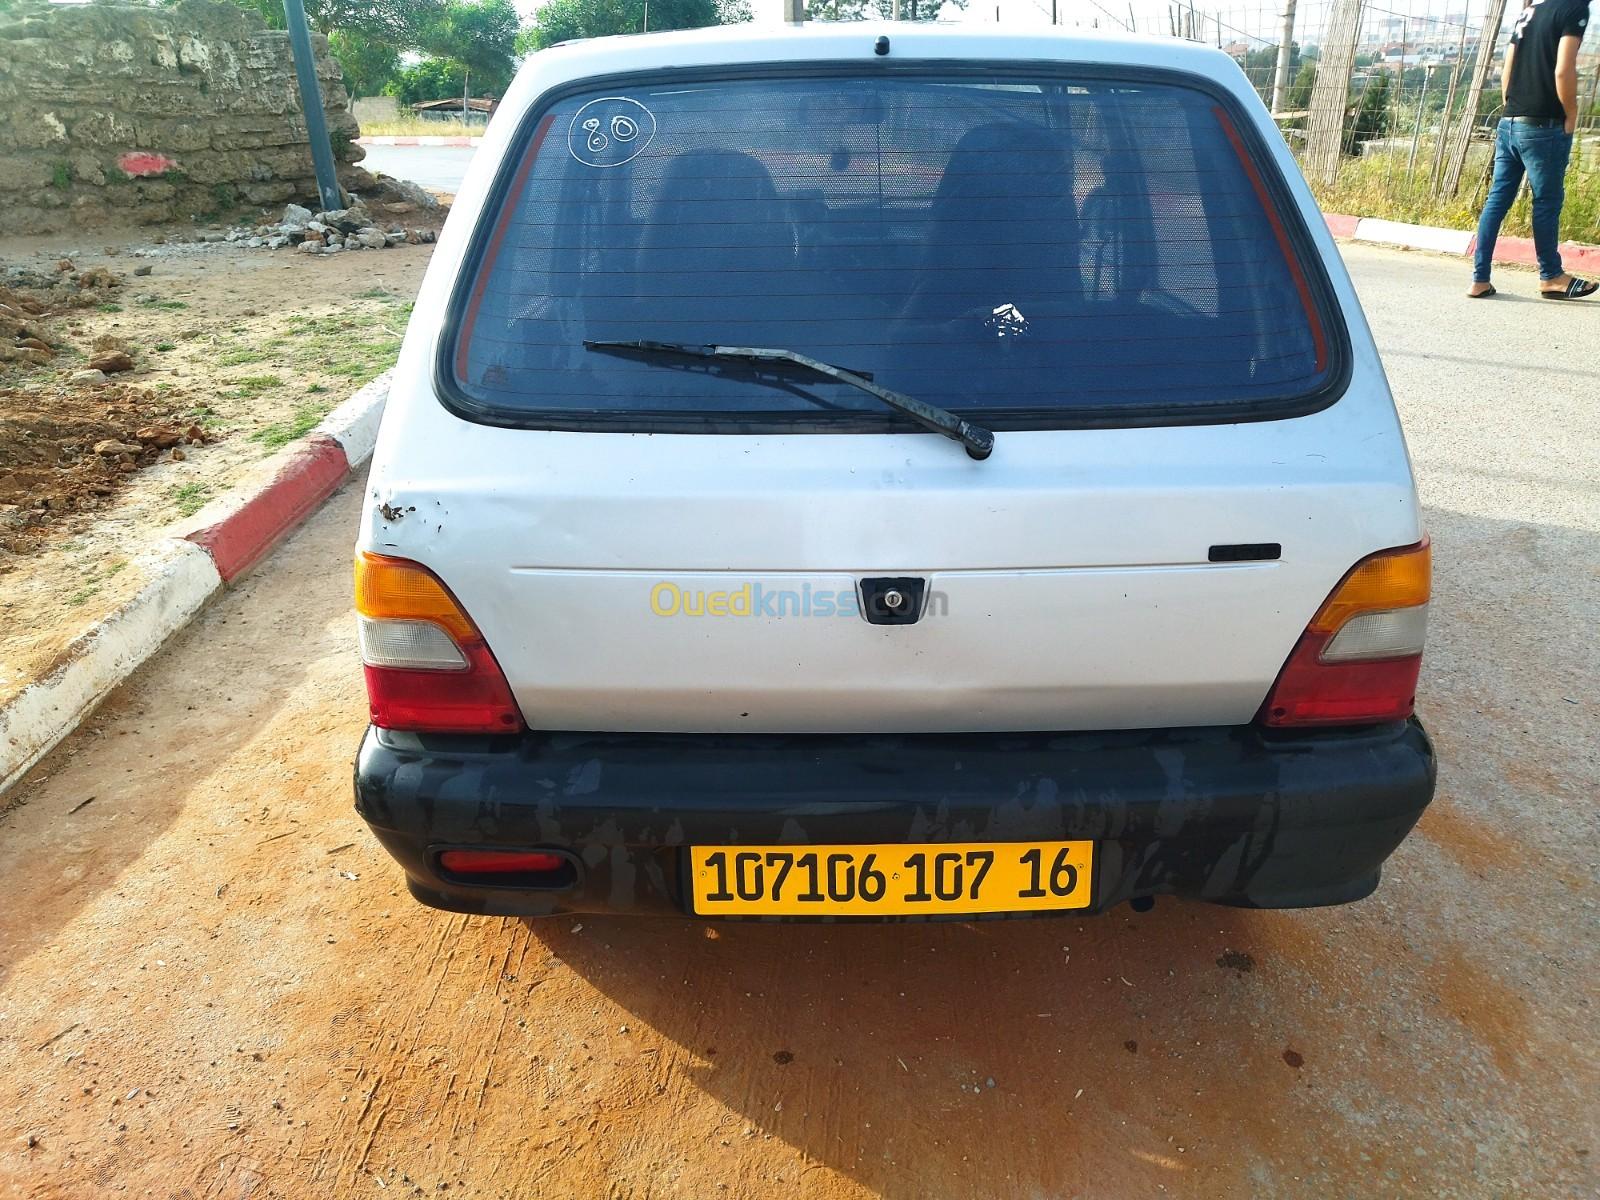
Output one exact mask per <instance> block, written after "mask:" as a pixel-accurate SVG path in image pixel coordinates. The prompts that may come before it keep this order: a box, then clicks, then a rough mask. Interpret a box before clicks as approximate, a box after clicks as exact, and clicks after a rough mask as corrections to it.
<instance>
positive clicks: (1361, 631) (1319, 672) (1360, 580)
mask: <svg viewBox="0 0 1600 1200" xmlns="http://www.w3.org/2000/svg"><path fill="white" fill-rule="evenodd" d="M1432 575H1433V564H1432V555H1431V551H1430V548H1429V545H1428V541H1427V539H1426V538H1424V539H1423V540H1422V541H1421V542H1419V543H1417V544H1416V545H1415V546H1407V547H1405V548H1403V549H1399V550H1384V551H1382V552H1381V553H1379V554H1374V555H1372V556H1371V557H1369V558H1364V559H1362V560H1361V561H1360V562H1359V563H1357V564H1356V565H1355V567H1354V568H1353V569H1352V570H1351V571H1350V573H1349V574H1348V575H1346V576H1345V577H1344V579H1343V580H1342V581H1341V582H1340V584H1339V586H1338V587H1336V588H1334V590H1333V594H1332V595H1331V596H1329V597H1328V599H1327V600H1326V601H1325V602H1324V603H1323V605H1322V607H1321V608H1320V609H1318V610H1317V615H1316V616H1315V617H1313V618H1312V619H1311V624H1310V625H1308V626H1306V631H1305V632H1304V633H1303V634H1301V635H1300V641H1299V642H1298V643H1297V644H1296V645H1295V648H1294V652H1293V653H1292V654H1290V655H1289V660H1288V662H1286V663H1284V665H1283V670H1282V671H1280V672H1279V673H1278V681H1277V683H1275V684H1274V685H1273V688H1272V692H1271V694H1270V695H1268V697H1267V701H1266V703H1265V704H1263V705H1262V706H1261V713H1260V715H1259V717H1258V718H1257V719H1258V720H1260V721H1261V722H1262V723H1263V724H1266V725H1271V726H1293V725H1359V724H1367V723H1370V722H1373V721H1398V720H1404V719H1405V718H1406V717H1409V716H1410V715H1411V710H1412V707H1413V706H1414V704H1415V702H1416V692H1417V673H1418V672H1419V671H1420V670H1421V668H1422V643H1423V639H1424V637H1425V635H1426V632H1427V626H1428V595H1429V591H1430V588H1431V581H1432Z"/></svg>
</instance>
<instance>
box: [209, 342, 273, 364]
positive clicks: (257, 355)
mask: <svg viewBox="0 0 1600 1200" xmlns="http://www.w3.org/2000/svg"><path fill="white" fill-rule="evenodd" d="M268 357H269V355H268V354H267V353H266V352H265V351H263V350H258V349H256V348H255V347H253V346H240V347H238V348H237V349H234V350H224V351H223V352H222V353H221V354H219V355H217V356H216V357H215V358H213V359H212V360H211V361H212V362H213V363H215V364H216V365H217V366H219V367H242V366H245V365H247V364H249V363H258V362H266V361H267V359H268Z"/></svg>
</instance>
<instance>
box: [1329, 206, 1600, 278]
mask: <svg viewBox="0 0 1600 1200" xmlns="http://www.w3.org/2000/svg"><path fill="white" fill-rule="evenodd" d="M1322 219H1323V220H1325V221H1326V222H1327V223H1328V230H1329V232H1331V233H1332V234H1333V236H1334V237H1342V238H1349V239H1351V240H1352V241H1357V242H1370V243H1372V244H1373V245H1375V246H1399V247H1402V248H1404V249H1407V250H1432V251H1433V252H1435V253H1436V254H1450V255H1454V256H1456V257H1459V258H1471V257H1472V255H1473V252H1474V251H1475V250H1476V249H1477V247H1478V237H1477V234H1475V233H1472V232H1471V231H1469V230H1465V229H1440V228H1438V227H1437V226H1434V225H1409V224H1407V223H1405V222H1404V221H1385V220H1382V219H1380V218H1378V217H1349V216H1343V215H1341V214H1339V213H1324V214H1323V217H1322ZM1494 261H1495V262H1497V263H1508V264H1516V265H1518V266H1529V267H1531V266H1535V265H1537V263H1538V259H1537V258H1536V257H1535V255H1534V250H1533V239H1532V238H1522V237H1506V236H1504V235H1502V236H1501V237H1500V238H1498V239H1497V240H1496V241H1495V244H1494ZM1561 265H1562V266H1564V267H1565V268H1566V269H1567V270H1569V271H1576V272H1578V273H1579V274H1582V275H1594V274H1600V246H1586V245H1584V244H1582V243H1581V242H1562V243H1561Z"/></svg>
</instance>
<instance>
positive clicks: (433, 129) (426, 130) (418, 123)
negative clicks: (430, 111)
mask: <svg viewBox="0 0 1600 1200" xmlns="http://www.w3.org/2000/svg"><path fill="white" fill-rule="evenodd" d="M424 134H426V135H431V136H435V137H461V136H463V135H465V136H467V137H481V136H483V122H481V121H479V122H477V123H475V124H472V125H466V124H463V123H462V122H461V121H430V120H424V119H423V118H421V117H395V118H393V119H392V120H388V121H365V122H363V123H362V125H361V136H362V137H417V136H419V135H424Z"/></svg>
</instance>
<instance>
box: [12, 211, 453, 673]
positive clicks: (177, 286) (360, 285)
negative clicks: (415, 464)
mask: <svg viewBox="0 0 1600 1200" xmlns="http://www.w3.org/2000/svg"><path fill="white" fill-rule="evenodd" d="M409 219H410V220H412V221H413V222H417V221H419V218H418V217H416V216H415V215H413V216H411V217H410V218H409ZM421 223H423V224H426V225H428V226H430V227H431V226H436V225H437V224H438V221H437V219H436V218H433V217H430V218H428V219H427V220H426V221H422V222H421ZM190 233H191V236H192V231H190ZM161 236H163V235H161V234H159V233H157V232H154V231H151V230H138V231H132V232H128V233H123V234H117V233H99V234H96V235H94V239H93V241H92V242H91V241H88V240H87V239H86V237H84V236H81V235H79V236H69V235H61V236H57V237H51V238H26V239H19V238H12V239H0V265H4V266H7V267H12V268H20V269H22V270H24V271H26V272H28V274H29V275H30V276H31V277H33V278H35V279H41V280H46V281H48V280H51V279H54V278H58V277H59V278H64V279H74V278H82V277H89V278H94V279H97V280H104V279H107V278H109V279H111V280H113V281H114V282H113V283H112V284H111V285H109V286H106V285H104V284H102V285H101V286H98V287H95V288H93V289H89V290H86V291H85V295H86V296H88V297H89V298H91V299H92V300H93V303H89V304H84V305H81V306H68V305H66V304H62V303H59V302H58V303H55V304H53V305H52V306H51V308H50V311H49V312H48V313H47V315H45V316H32V315H30V318H29V319H30V320H31V321H33V322H35V323H36V324H38V325H39V326H41V332H45V333H47V334H48V335H49V336H50V338H51V339H53V341H54V342H55V344H56V346H57V347H58V349H57V352H56V353H55V354H54V355H53V356H52V357H51V358H50V359H49V360H48V361H45V362H43V363H10V364H0V698H4V696H5V695H7V694H8V693H9V692H11V691H14V690H15V689H17V688H20V687H22V686H23V685H25V684H26V683H27V682H28V681H29V680H30V679H32V678H35V677H36V676H37V675H38V674H39V672H40V671H41V670H43V669H45V668H46V667H47V665H48V664H49V663H51V662H53V661H54V660H55V658H56V656H57V655H58V654H59V652H60V651H61V649H62V647H64V646H65V645H66V644H67V643H68V642H69V641H71V640H72V638H74V637H76V636H77V635H78V634H79V633H80V632H81V631H82V630H83V629H85V628H88V627H90V626H91V625H92V624H94V622H95V621H97V620H98V619H99V618H100V616H101V615H102V614H103V613H105V612H108V611H110V609H112V608H113V607H115V606H116V604H117V603H119V602H120V601H122V600H123V599H125V598H126V597H128V596H130V595H132V594H133V593H135V592H136V591H137V590H138V588H139V587H140V586H141V585H142V584H143V583H144V582H145V576H144V572H143V569H142V564H141V561H140V551H141V550H142V549H143V548H144V547H145V546H147V545H148V544H150V542H151V541H152V540H153V539H155V538H157V537H159V536H160V535H161V533H162V531H163V528H164V527H165V526H167V525H168V524H170V523H171V522H173V521H177V520H181V519H182V518H184V517H186V516H189V515H190V514H192V513H194V512H195V511H196V510H198V509H199V508H200V507H202V506H203V505H204V504H205V503H206V502H207V501H209V500H211V499H213V498H215V497H217V496H220V495H222V494H224V493H226V492H227V491H228V490H229V489H230V488H231V487H233V486H235V485H236V484H237V483H238V482H239V481H240V480H241V479H243V478H244V477H245V475H246V474H247V473H249V472H250V471H251V470H252V469H253V468H254V467H255V466H256V465H257V464H258V463H260V462H261V461H262V460H263V459H264V458H266V457H267V456H269V455H270V454H272V453H273V452H274V451H275V450H277V449H278V448H280V447H281V446H283V445H285V444H286V443H288V442H289V441H292V440H293V439H294V438H297V437H300V436H303V435H304V434H305V433H306V432H307V431H309V430H310V428H311V427H312V426H313V425H315V424H316V422H317V421H318V420H320V419H321V418H322V417H323V416H324V415H325V414H326V413H327V412H328V411H329V410H330V409H332V408H333V407H334V406H336V405H337V404H339V403H340V402H341V401H343V400H344V399H346V398H347V397H348V396H349V395H350V394H351V393H352V392H354V391H355V390H356V389H357V388H359V387H360V386H361V385H362V384H363V383H365V382H366V381H367V380H369V379H371V378H372V377H373V376H375V375H377V374H378V373H379V372H380V371H382V370H383V369H385V368H386V367H387V366H389V365H390V363H391V362H392V361H393V359H394V355H395V353H396V351H397V350H398V347H399V339H400V335H401V334H402V333H403V331H404V329H405V322H406V317H407V314H408V313H409V310H410V301H411V298H412V296H413V295H414V294H415V292H416V289H417V286H418V284H419V283H420V281H421V278H422V272H423V270H424V269H425V268H426V266H427V262H428V257H429V255H430V253H431V251H432V249H433V248H432V246H431V245H401V246H395V247H391V248H389V249H386V250H381V251H368V252H362V253H346V254H339V255H333V256H327V257H323V256H307V255H302V254H299V253H297V252H296V251H294V250H293V249H284V250H279V251H266V250H250V249H245V248H242V247H239V246H235V245H231V244H227V243H221V244H212V243H197V242H193V241H188V242H181V243H179V242H158V241H156V240H155V239H156V238H157V237H161ZM62 264H70V265H71V272H70V273H68V272H64V271H62V270H61V269H60V268H61V266H62ZM141 267H148V268H149V269H150V274H149V275H147V276H137V275H134V274H133V272H134V270H135V269H137V268H141ZM72 290H73V289H71V288H70V287H68V288H66V289H65V291H66V293H67V294H68V295H71V293H72ZM24 294H29V293H26V292H24ZM32 294H35V295H39V294H45V295H53V293H39V292H34V293H32ZM0 315H3V314H0ZM106 346H115V347H121V348H124V349H125V350H126V352H127V353H128V354H129V356H130V357H131V358H132V360H133V367H132V369H131V370H127V371H123V372H118V373H115V374H112V375H111V376H109V378H108V380H107V382H105V383H97V384H84V383H76V382H73V376H74V374H75V373H76V372H79V371H81V370H83V369H84V368H85V367H87V366H88V364H89V362H90V361H91V360H92V359H93V358H94V356H95V354H96V347H106ZM40 357H42V356H40ZM141 435H143V438H142V440H141ZM106 442H115V443H120V444H122V445H123V446H124V447H125V448H126V450H127V451H128V452H127V453H123V454H120V455H118V454H110V453H97V452H96V451H95V447H96V446H97V445H100V446H104V445H105V443H106ZM107 449H109V448H107ZM174 450H176V451H177V453H176V454H174V453H173V451H174Z"/></svg>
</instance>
